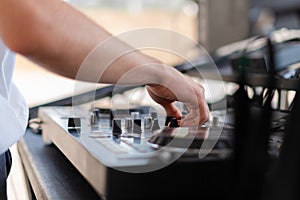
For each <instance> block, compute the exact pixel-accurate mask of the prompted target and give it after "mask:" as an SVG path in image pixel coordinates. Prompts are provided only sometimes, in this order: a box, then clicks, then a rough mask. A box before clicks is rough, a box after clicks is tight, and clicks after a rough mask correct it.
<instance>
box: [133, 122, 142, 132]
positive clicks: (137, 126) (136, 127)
mask: <svg viewBox="0 0 300 200" xmlns="http://www.w3.org/2000/svg"><path fill="white" fill-rule="evenodd" d="M132 131H133V132H134V133H141V132H142V120H141V119H133V130H132Z"/></svg>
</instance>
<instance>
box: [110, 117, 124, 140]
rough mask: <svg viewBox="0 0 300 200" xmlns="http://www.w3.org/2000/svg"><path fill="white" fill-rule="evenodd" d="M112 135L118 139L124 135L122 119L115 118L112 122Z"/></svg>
mask: <svg viewBox="0 0 300 200" xmlns="http://www.w3.org/2000/svg"><path fill="white" fill-rule="evenodd" d="M112 134H113V135H114V136H117V137H118V136H120V135H121V134H122V129H121V119H116V118H115V119H113V120H112Z"/></svg>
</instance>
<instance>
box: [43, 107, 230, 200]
mask: <svg viewBox="0 0 300 200" xmlns="http://www.w3.org/2000/svg"><path fill="white" fill-rule="evenodd" d="M219 115H220V114H219ZM220 116H221V115H220ZM39 118H40V119H41V120H42V130H43V131H42V133H43V138H44V141H45V142H46V143H52V142H53V143H54V144H55V145H56V146H57V147H58V148H59V149H60V150H61V151H62V152H63V153H64V154H65V156H66V157H67V158H68V159H69V160H70V161H71V162H72V164H73V165H74V166H75V167H76V168H77V169H78V171H79V172H80V173H81V174H82V175H83V176H84V177H85V178H86V179H87V180H88V182H89V183H90V184H91V185H92V186H93V188H94V189H95V190H96V191H97V193H98V194H99V195H100V196H101V197H102V198H104V199H135V198H137V199H141V198H143V199H145V192H148V193H149V192H150V191H151V190H152V189H159V188H161V190H162V191H160V192H153V194H149V195H147V196H148V197H149V198H151V199H153V198H156V197H154V196H156V195H160V197H164V199H169V198H174V197H179V196H182V197H187V196H189V195H190V196H194V195H196V194H198V192H199V191H198V189H197V188H198V186H199V185H198V184H194V183H195V180H193V179H194V178H196V177H197V176H201V177H202V179H203V180H201V179H199V180H198V181H200V182H202V181H207V179H205V178H204V176H208V174H206V175H203V174H202V172H201V170H203V167H204V168H207V167H208V165H210V164H208V163H213V162H223V164H222V165H220V166H222V167H223V169H222V170H221V171H218V172H217V171H216V172H215V175H216V177H218V176H219V175H218V174H219V173H221V172H222V171H223V170H225V169H226V167H224V165H226V163H227V160H229V159H230V155H231V152H232V138H233V137H232V134H233V129H232V127H230V126H226V125H224V121H223V119H224V118H223V117H214V119H213V120H212V121H211V122H208V123H206V124H204V125H203V126H196V127H178V124H177V121H176V120H175V119H172V118H170V117H166V118H164V117H160V116H159V115H158V114H157V113H156V112H153V111H151V107H147V106H143V107H136V108H132V109H129V110H125V109H124V110H122V109H117V110H111V109H101V108H94V109H92V110H91V109H88V110H87V109H85V108H81V107H63V106H62V107H42V108H40V109H39ZM165 120H166V121H165ZM201 163H202V165H201V166H199V164H201ZM203 163H207V164H204V165H203ZM197 167H198V169H196V168H197ZM208 170H213V168H211V169H208ZM223 174H224V173H223ZM210 176H211V177H213V176H214V175H210ZM219 178H221V176H220V177H219ZM179 180H180V183H179ZM212 180H213V179H212ZM198 181H196V182H198ZM212 184H213V183H212ZM200 185H206V186H203V187H204V188H205V187H211V186H212V185H211V184H209V181H208V182H207V183H205V184H204V183H202V184H200ZM177 187H180V188H178V189H175V188H177ZM126 188H127V189H126ZM163 188H165V189H167V188H174V191H172V192H170V191H167V190H165V192H164V191H163V190H164V189H163ZM129 191H130V192H129ZM206 191H207V195H210V194H209V191H210V190H206Z"/></svg>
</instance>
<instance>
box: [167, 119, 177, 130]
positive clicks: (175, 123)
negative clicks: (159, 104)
mask: <svg viewBox="0 0 300 200" xmlns="http://www.w3.org/2000/svg"><path fill="white" fill-rule="evenodd" d="M169 126H170V127H172V128H175V127H179V125H178V121H177V119H176V118H172V119H171V120H170V124H169Z"/></svg>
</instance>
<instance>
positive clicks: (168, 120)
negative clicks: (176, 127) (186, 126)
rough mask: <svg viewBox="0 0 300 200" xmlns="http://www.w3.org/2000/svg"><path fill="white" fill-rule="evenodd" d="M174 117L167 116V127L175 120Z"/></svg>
mask: <svg viewBox="0 0 300 200" xmlns="http://www.w3.org/2000/svg"><path fill="white" fill-rule="evenodd" d="M173 118H174V117H173V116H167V117H166V121H165V126H169V123H170V122H171V120H172V119H173Z"/></svg>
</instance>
